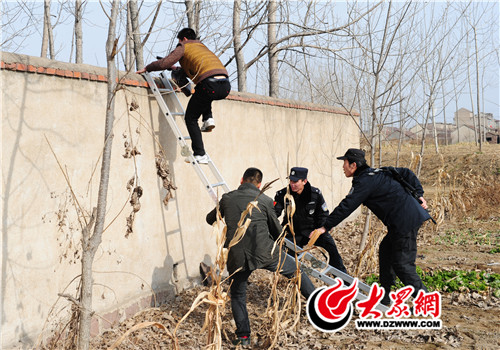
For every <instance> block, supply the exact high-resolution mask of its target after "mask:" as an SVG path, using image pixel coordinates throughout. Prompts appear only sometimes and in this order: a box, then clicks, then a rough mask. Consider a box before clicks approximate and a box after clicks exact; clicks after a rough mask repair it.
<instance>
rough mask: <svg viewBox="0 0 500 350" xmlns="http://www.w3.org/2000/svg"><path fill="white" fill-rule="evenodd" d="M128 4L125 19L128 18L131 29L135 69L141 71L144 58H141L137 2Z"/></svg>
mask: <svg viewBox="0 0 500 350" xmlns="http://www.w3.org/2000/svg"><path fill="white" fill-rule="evenodd" d="M127 3H128V12H129V15H128V16H127V18H130V25H131V27H132V42H133V47H134V50H133V52H134V55H135V66H136V69H141V68H142V67H144V56H143V51H142V47H143V43H142V42H141V29H140V26H139V10H138V8H137V1H136V0H130V1H128V2H127Z"/></svg>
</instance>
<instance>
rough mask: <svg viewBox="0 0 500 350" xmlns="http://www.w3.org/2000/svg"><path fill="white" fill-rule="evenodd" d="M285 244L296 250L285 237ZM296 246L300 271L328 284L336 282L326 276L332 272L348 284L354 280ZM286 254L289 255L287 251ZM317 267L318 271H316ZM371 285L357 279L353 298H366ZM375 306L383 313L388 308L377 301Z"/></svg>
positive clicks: (361, 299)
mask: <svg viewBox="0 0 500 350" xmlns="http://www.w3.org/2000/svg"><path fill="white" fill-rule="evenodd" d="M285 245H286V247H287V249H290V250H291V251H294V252H295V251H296V250H295V248H296V247H295V245H294V244H293V242H292V241H290V240H288V239H286V238H285ZM297 248H298V254H297V259H299V262H300V265H301V267H302V271H304V272H305V273H306V274H308V275H309V276H312V277H314V278H317V279H319V280H321V281H323V282H324V283H326V284H328V285H329V286H331V285H333V284H335V283H337V282H336V281H335V279H334V278H332V277H331V276H328V275H327V274H332V275H334V276H335V277H339V278H340V279H342V280H343V281H344V282H347V283H349V284H352V282H353V281H354V278H353V277H352V276H350V275H348V274H346V273H345V272H342V271H340V270H339V269H336V268H335V267H333V266H331V265H326V263H325V262H324V261H321V260H319V259H316V258H315V257H314V256H313V255H312V254H311V253H309V252H300V247H297ZM288 255H290V254H289V253H288ZM304 261H308V262H309V263H310V266H308V265H306V264H305V263H304ZM318 269H319V271H318ZM370 289H371V287H370V286H369V285H367V284H366V283H363V282H361V281H360V280H358V293H357V294H356V297H355V299H356V300H358V301H364V300H366V299H368V294H369V293H370ZM375 308H376V309H377V310H379V311H381V312H383V313H385V312H386V311H387V310H389V308H388V307H387V306H385V305H383V304H380V303H378V304H377V306H375Z"/></svg>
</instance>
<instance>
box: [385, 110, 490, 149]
mask: <svg viewBox="0 0 500 350" xmlns="http://www.w3.org/2000/svg"><path fill="white" fill-rule="evenodd" d="M480 115H481V130H483V133H484V134H485V142H489V143H500V120H496V119H495V118H493V114H492V113H481V114H480ZM474 122H475V124H476V125H474ZM477 124H478V118H477V115H474V114H473V113H472V112H471V111H469V110H468V109H466V108H460V109H459V110H458V111H456V112H455V116H454V120H453V123H435V126H436V132H437V139H438V143H439V144H453V143H459V142H475V139H476V137H477V138H478V139H479V135H477V136H476V133H475V132H474V129H475V127H476V130H478V129H479V128H478V125H477ZM433 127H434V126H433V124H432V122H429V123H428V124H427V131H426V139H427V140H432V139H433V138H434V130H433ZM423 131H424V126H423V125H422V124H419V123H417V124H415V125H413V126H412V127H411V128H408V129H406V130H404V129H403V130H401V129H399V128H395V127H391V126H386V127H384V128H383V130H382V133H383V137H384V140H386V141H394V140H399V139H400V137H401V139H402V140H403V141H406V142H418V141H420V140H421V139H422V133H423Z"/></svg>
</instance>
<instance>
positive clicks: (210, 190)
mask: <svg viewBox="0 0 500 350" xmlns="http://www.w3.org/2000/svg"><path fill="white" fill-rule="evenodd" d="M189 158H190V160H191V165H192V166H193V167H194V170H195V171H196V173H197V174H198V177H199V178H200V180H201V182H202V183H203V186H204V187H205V189H206V190H207V191H208V194H209V195H210V197H211V198H212V200H214V202H215V203H216V204H217V193H216V192H215V190H214V189H213V187H212V185H211V183H210V181H209V180H208V178H207V176H206V175H205V173H204V172H203V170H202V169H201V165H200V164H199V163H198V162H197V161H196V160H195V159H194V156H193V155H192V154H191V155H190V156H189Z"/></svg>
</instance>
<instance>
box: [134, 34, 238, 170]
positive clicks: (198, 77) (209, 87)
mask: <svg viewBox="0 0 500 350" xmlns="http://www.w3.org/2000/svg"><path fill="white" fill-rule="evenodd" d="M177 39H179V44H177V46H176V48H175V49H174V51H172V52H171V53H170V54H169V55H168V56H167V57H164V58H162V59H160V60H158V61H155V62H152V63H150V64H148V65H147V66H146V67H145V68H143V69H141V70H138V71H137V72H136V73H138V74H142V73H144V72H152V71H160V70H165V69H167V70H175V69H179V68H178V67H174V64H175V63H177V62H179V63H180V64H181V67H182V69H183V70H184V72H185V73H186V75H187V76H188V77H189V79H191V80H192V81H193V82H194V83H195V84H196V89H195V93H194V94H193V96H192V97H191V99H190V100H189V103H188V105H187V108H186V115H185V118H184V119H185V121H186V127H187V129H188V132H189V136H190V137H191V145H192V148H193V154H194V158H195V159H196V161H197V162H198V163H200V164H207V163H208V156H207V155H206V154H205V148H204V146H203V139H202V137H201V132H202V131H204V132H210V131H212V129H213V128H215V121H214V119H213V115H212V101H215V100H222V99H224V98H226V97H227V96H228V95H229V92H230V91H231V84H230V82H229V79H228V73H227V70H226V68H225V67H224V65H223V64H222V62H221V61H220V60H219V58H218V57H217V56H216V55H215V54H214V53H213V52H212V51H210V50H209V49H208V48H207V47H206V46H205V45H203V44H202V43H201V41H200V40H196V32H195V31H194V30H192V29H191V28H184V29H182V30H181V31H180V32H179V34H177ZM200 115H203V125H202V127H201V129H200V126H199V125H198V119H199V118H200ZM186 162H188V163H189V157H188V158H186Z"/></svg>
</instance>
